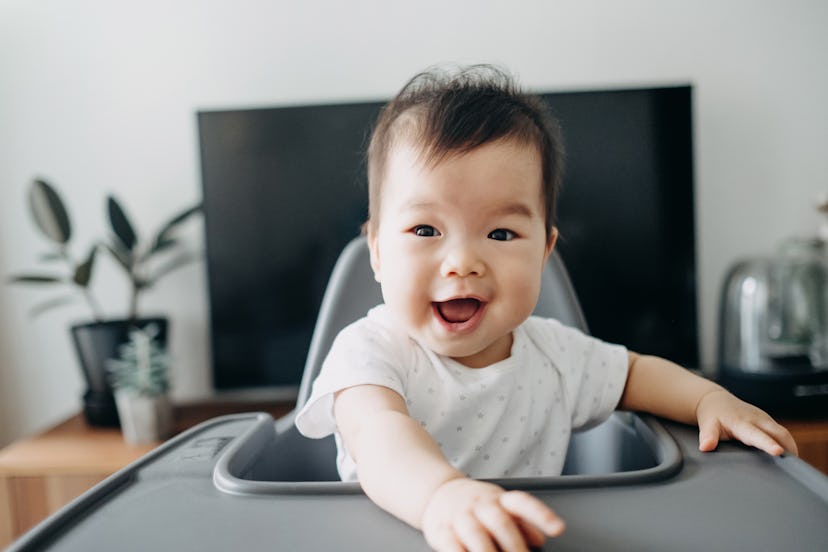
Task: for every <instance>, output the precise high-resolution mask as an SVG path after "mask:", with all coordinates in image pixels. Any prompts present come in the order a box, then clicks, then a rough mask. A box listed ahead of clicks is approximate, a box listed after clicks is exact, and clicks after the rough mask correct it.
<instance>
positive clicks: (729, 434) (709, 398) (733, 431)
mask: <svg viewBox="0 0 828 552" xmlns="http://www.w3.org/2000/svg"><path fill="white" fill-rule="evenodd" d="M696 418H697V419H698V423H699V450H701V451H703V452H708V451H711V450H713V449H715V448H716V446H717V445H718V444H719V441H720V440H727V439H738V440H739V441H741V442H743V443H744V444H746V445H750V446H753V447H756V448H758V449H761V450H763V451H765V452H767V453H768V454H772V455H773V456H779V455H780V454H782V453H783V452H785V451H786V450H787V451H788V452H791V453H793V454H797V448H796V442H794V439H793V437H792V436H791V434H790V433H789V432H788V430H787V429H785V428H784V427H782V426H781V425H779V424H777V423H776V422H775V421H773V418H771V417H770V416H769V415H768V414H767V413H766V412H765V411H763V410H760V409H759V408H756V407H755V406H753V405H750V404H748V403H746V402H744V401H741V400H739V399H737V398H736V397H734V396H733V395H731V394H730V393H728V392H727V391H725V390H724V389H717V390H715V391H711V392H710V393H707V394H706V395H704V396H703V397H702V398H701V400H700V401H699V404H698V406H697V407H696Z"/></svg>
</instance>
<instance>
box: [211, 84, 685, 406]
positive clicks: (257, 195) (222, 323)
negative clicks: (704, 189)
mask: <svg viewBox="0 0 828 552" xmlns="http://www.w3.org/2000/svg"><path fill="white" fill-rule="evenodd" d="M542 97H543V98H544V99H545V100H546V101H547V102H548V103H549V105H550V107H551V109H552V112H553V113H554V114H555V115H556V116H557V118H558V119H559V120H560V122H561V127H562V132H563V138H564V144H565V147H566V151H567V168H566V174H565V177H564V184H563V189H562V191H561V194H560V200H559V204H558V212H557V215H558V227H559V229H560V234H561V237H560V239H559V241H558V251H559V252H560V254H561V256H562V258H563V259H564V262H565V263H566V266H567V268H568V269H569V272H570V275H571V277H572V281H573V284H574V286H575V289H576V292H577V293H578V297H579V299H580V301H581V305H582V307H583V310H584V314H585V316H586V319H587V322H588V324H589V327H590V332H591V333H592V334H593V335H595V336H597V337H600V338H602V339H605V340H607V341H612V342H616V343H621V344H624V345H626V346H627V347H629V348H630V349H632V350H636V351H640V352H647V353H652V354H658V355H661V356H665V357H667V358H670V359H672V360H674V361H676V362H679V363H682V364H684V365H686V366H698V336H697V311H696V263H695V230H694V194H693V145H692V111H691V88H690V87H689V86H680V87H666V88H647V89H625V90H610V91H588V92H565V93H548V94H542ZM381 106H382V102H374V103H350V104H339V105H304V106H290V107H273V108H263V109H237V110H236V109H234V110H217V111H201V112H199V113H198V129H199V139H200V146H201V167H202V183H203V188H204V190H203V192H204V207H205V231H206V246H207V271H208V281H209V298H210V319H211V320H210V322H211V347H212V361H213V366H212V374H213V383H214V386H215V388H216V389H217V390H230V389H239V388H257V387H285V386H296V385H298V383H299V380H300V378H301V373H302V369H303V368H304V362H305V357H306V355H307V350H308V346H309V344H310V339H311V334H312V331H313V325H314V323H315V321H316V316H317V312H318V309H319V305H320V303H321V300H322V294H323V293H324V289H325V285H326V283H327V279H328V276H329V274H330V271H331V269H332V268H333V265H334V263H335V261H336V258H337V256H338V254H339V252H340V251H341V249H342V248H343V247H344V246H345V244H347V243H348V241H350V240H351V239H352V238H353V237H354V236H356V235H358V234H359V231H360V225H361V224H362V222H363V221H364V220H365V217H366V214H367V178H366V175H365V162H364V155H365V148H366V145H367V142H368V137H369V133H370V129H371V125H372V123H373V121H374V119H375V117H376V115H377V114H378V112H379V109H380V108H381Z"/></svg>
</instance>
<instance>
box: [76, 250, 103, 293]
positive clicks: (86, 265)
mask: <svg viewBox="0 0 828 552" xmlns="http://www.w3.org/2000/svg"><path fill="white" fill-rule="evenodd" d="M97 252H98V248H97V247H93V248H92V250H91V251H90V252H89V256H88V257H87V258H86V260H85V261H84V262H82V263H81V264H79V265H78V266H77V267H75V274H74V275H73V276H72V280H73V281H74V282H75V283H76V284H77V285H79V286H80V287H83V288H85V287H87V286H88V285H89V280H90V279H91V278H92V267H93V266H94V265H95V254H96V253H97Z"/></svg>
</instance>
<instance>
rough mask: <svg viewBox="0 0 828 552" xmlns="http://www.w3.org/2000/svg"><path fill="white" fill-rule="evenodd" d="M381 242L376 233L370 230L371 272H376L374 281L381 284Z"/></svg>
mask: <svg viewBox="0 0 828 552" xmlns="http://www.w3.org/2000/svg"><path fill="white" fill-rule="evenodd" d="M378 241H379V240H377V234H376V232H373V231H372V230H371V229H370V228H369V229H368V252H369V253H370V255H371V270H373V271H374V280H376V281H377V283H381V282H382V280H381V279H380V255H379V243H378Z"/></svg>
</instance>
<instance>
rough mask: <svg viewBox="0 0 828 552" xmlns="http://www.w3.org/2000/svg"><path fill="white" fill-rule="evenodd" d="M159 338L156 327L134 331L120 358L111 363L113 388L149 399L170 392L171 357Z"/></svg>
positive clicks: (122, 347) (109, 366) (120, 351)
mask: <svg viewBox="0 0 828 552" xmlns="http://www.w3.org/2000/svg"><path fill="white" fill-rule="evenodd" d="M157 336H158V326H157V325H155V324H150V325H148V326H147V327H146V328H144V329H141V328H133V329H131V330H130V332H129V341H128V342H127V343H124V344H123V345H121V346H120V347H119V350H118V353H119V358H117V359H109V360H108V361H107V368H108V370H109V376H110V381H111V383H112V387H113V389H115V390H116V391H126V392H129V393H131V394H134V395H143V396H148V397H156V396H158V395H163V394H164V393H166V392H167V391H169V388H170V381H169V375H168V367H169V355H168V354H167V352H166V351H165V350H164V348H163V347H161V346H160V345H159V344H158V341H157V340H156V337H157Z"/></svg>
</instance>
